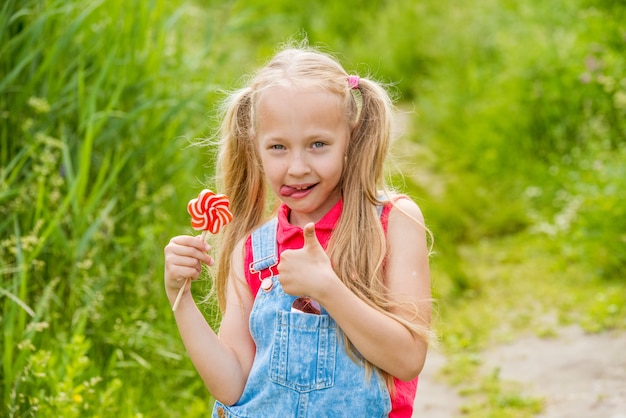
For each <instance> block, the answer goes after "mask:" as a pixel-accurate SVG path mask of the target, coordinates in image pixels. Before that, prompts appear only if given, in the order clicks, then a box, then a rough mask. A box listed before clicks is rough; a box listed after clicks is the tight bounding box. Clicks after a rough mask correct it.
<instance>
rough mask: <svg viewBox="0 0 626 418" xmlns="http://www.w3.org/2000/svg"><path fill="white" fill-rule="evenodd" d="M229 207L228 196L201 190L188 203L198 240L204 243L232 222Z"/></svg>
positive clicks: (176, 306) (177, 296)
mask: <svg viewBox="0 0 626 418" xmlns="http://www.w3.org/2000/svg"><path fill="white" fill-rule="evenodd" d="M229 205H230V202H229V200H228V196H226V195H223V194H219V195H216V194H215V193H213V192H212V191H211V190H208V189H204V190H202V191H201V192H200V194H199V195H198V197H197V198H196V199H191V200H190V201H189V203H188V204H187V212H189V214H190V215H191V227H192V228H193V229H195V230H198V231H202V234H200V235H198V237H199V239H201V240H203V241H204V240H205V239H206V236H207V234H208V233H209V232H210V233H212V234H217V233H218V232H219V231H220V229H221V228H222V227H223V226H224V225H226V224H228V223H229V222H230V221H232V220H233V214H232V213H231V211H230V209H229ZM189 280H190V279H186V280H185V283H184V284H183V286H182V287H181V288H180V290H179V291H178V295H176V300H175V301H174V305H173V306H172V311H175V310H176V308H178V305H179V304H180V299H181V297H182V296H183V292H184V291H185V288H186V287H187V283H188V282H189Z"/></svg>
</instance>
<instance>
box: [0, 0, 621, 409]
mask: <svg viewBox="0 0 626 418" xmlns="http://www.w3.org/2000/svg"><path fill="white" fill-rule="evenodd" d="M366 3H367V4H364V3H363V2H361V1H356V0H346V1H342V2H336V1H331V2H308V3H302V4H300V3H298V4H296V3H293V2H287V1H278V2H270V3H267V2H257V1H252V2H246V3H245V4H244V3H243V2H237V1H227V2H215V1H208V2H201V1H199V0H198V1H195V2H194V1H180V2H168V1H161V0H150V1H141V0H130V1H120V0H110V1H106V2H105V1H103V0H95V1H86V0H71V1H65V0H50V1H44V0H6V1H5V2H3V3H2V5H0V278H1V287H0V305H1V306H2V311H1V314H0V315H1V316H0V318H1V323H2V334H1V335H2V336H1V339H2V343H1V348H0V362H1V363H0V364H1V367H0V373H1V375H0V380H1V387H2V411H1V412H0V415H2V416H9V417H18V416H19V417H29V416H38V417H53V416H54V417H57V416H63V417H74V416H81V417H82V416H121V417H131V416H153V417H162V416H168V417H176V416H187V417H192V416H201V415H206V414H207V408H208V404H209V403H210V398H209V396H208V395H207V393H206V390H205V389H204V387H203V385H202V383H201V381H200V379H199V378H198V377H197V375H196V374H195V372H194V370H193V368H192V367H191V365H190V363H189V361H188V360H187V357H186V356H185V354H184V349H183V346H182V344H181V342H180V341H179V339H178V335H177V331H176V328H175V325H174V323H173V320H172V318H171V312H169V305H168V303H167V301H166V299H165V297H164V292H163V289H162V249H163V246H164V245H165V243H166V242H167V239H168V238H169V237H170V236H172V235H176V234H180V233H185V232H189V233H192V231H191V230H190V228H189V227H188V220H187V218H188V217H187V214H186V212H185V209H184V208H185V206H184V205H185V203H186V202H187V200H188V199H189V197H190V196H194V195H195V194H196V193H197V191H198V189H200V188H201V187H203V186H205V183H206V181H207V178H210V174H211V172H212V165H211V161H212V157H213V151H214V150H211V149H209V150H198V149H194V148H190V147H189V143H190V140H191V139H194V138H196V137H198V136H205V135H208V134H210V132H211V131H212V128H213V127H214V126H213V125H212V120H211V119H209V117H208V116H210V115H211V114H212V111H213V109H214V108H215V106H216V101H217V100H218V99H219V97H220V96H219V92H218V90H219V89H220V88H224V89H229V88H231V87H233V86H236V85H237V84H238V83H239V78H240V76H241V75H242V74H244V73H247V72H249V71H250V70H252V69H253V68H256V67H257V66H258V64H259V62H260V60H261V59H263V58H265V57H267V55H269V54H270V53H272V52H273V49H274V46H275V45H276V44H277V43H278V42H281V41H285V40H287V39H288V38H290V37H293V36H296V37H298V36H304V35H306V36H308V39H309V41H310V42H311V43H312V44H318V43H321V44H323V45H326V46H328V48H329V49H330V50H334V51H339V52H340V54H339V58H340V59H341V60H342V62H344V63H345V64H346V67H347V68H349V69H351V68H353V67H354V71H355V72H357V73H359V74H361V75H363V76H366V75H372V76H375V77H376V78H378V79H381V80H383V81H388V82H393V83H394V85H393V86H392V88H393V91H394V92H395V93H396V94H397V96H398V98H399V99H400V100H401V101H404V102H410V103H412V106H413V108H414V109H415V112H414V114H415V115H416V116H415V117H414V118H413V120H412V121H411V124H410V126H411V130H410V131H408V132H407V135H405V142H404V144H405V145H407V144H408V145H407V146H406V147H404V146H403V147H401V148H398V149H397V150H399V151H402V152H403V153H404V155H403V158H402V159H403V161H404V163H403V164H402V176H401V177H402V178H401V179H400V176H396V177H395V179H396V180H398V181H402V182H404V183H403V185H406V186H408V188H409V193H410V194H412V195H413V196H414V197H415V198H416V199H417V200H418V202H419V203H420V205H421V206H422V208H423V210H424V213H425V215H426V219H427V222H428V223H429V226H430V228H431V229H432V230H433V232H434V234H435V250H436V254H435V256H434V258H433V266H434V271H433V278H434V280H433V282H434V291H435V294H436V296H437V297H438V298H440V299H441V304H440V308H441V318H440V321H441V322H438V323H437V327H438V328H439V329H440V332H441V334H442V337H443V338H442V341H443V343H444V347H445V349H446V350H448V351H449V352H452V353H463V354H465V355H466V356H465V357H462V358H460V359H458V360H455V363H454V364H457V365H458V364H461V363H463V362H465V363H467V364H470V365H471V364H472V361H471V358H472V357H471V356H472V355H473V353H474V352H476V351H477V350H480V349H482V348H484V347H485V345H487V344H489V343H490V342H491V341H493V340H494V338H496V339H497V337H494V336H500V337H501V336H502V335H503V333H504V334H506V332H508V331H511V329H510V328H509V327H506V326H505V327H504V331H503V326H502V325H503V324H502V322H503V321H504V322H506V323H507V324H508V325H510V326H512V327H513V328H525V327H530V328H535V329H540V330H544V331H545V329H546V326H545V324H543V323H541V322H537V321H534V320H533V318H535V316H533V315H534V314H536V315H537V317H539V318H543V316H542V315H543V314H544V313H545V312H546V311H548V312H551V311H550V308H552V309H553V310H554V309H556V310H557V311H558V312H556V316H557V317H558V318H560V319H561V320H562V321H565V322H568V321H569V322H576V323H580V324H583V326H585V328H586V329H588V330H589V331H601V330H604V329H607V328H619V327H623V324H624V318H625V317H626V311H625V310H624V308H623V307H624V306H626V301H625V300H624V277H625V273H626V250H625V248H626V236H625V235H624V231H626V221H625V219H626V217H625V216H624V215H625V214H624V205H623V203H622V196H623V194H624V190H626V184H625V179H626V173H624V170H625V165H624V161H625V157H626V148H625V147H626V123H625V122H624V121H625V120H626V61H625V60H626V58H625V57H624V54H623V51H624V50H625V47H626V12H625V8H624V6H623V4H622V2H620V1H612V0H573V1H564V0H563V1H557V2H544V1H539V0H532V1H527V2H521V3H520V2H518V3H512V2H501V1H496V0H486V1H478V0H474V1H469V2H464V3H463V4H460V3H459V2H452V1H434V0H427V1H422V2H418V3H416V2H414V1H409V0H399V1H395V2H382V1H373V2H366ZM355 63H367V64H358V65H357V64H355ZM407 150H408V151H407ZM565 276H566V277H565ZM197 293H198V295H200V294H201V293H202V291H198V292H197ZM583 293H584V294H583ZM588 294H594V295H596V296H595V297H594V298H593V299H589V298H585V296H586V295H588ZM519 295H524V296H525V297H522V298H520V297H518V296H519ZM554 297H559V299H558V303H548V302H546V300H549V299H550V298H554ZM523 304H525V305H523ZM528 306H532V307H533V309H531V310H528V309H527V307H528ZM519 312H525V314H524V315H518V314H517V313H519ZM529 312H530V313H529ZM206 313H207V317H209V318H210V319H212V318H213V316H214V315H215V314H216V313H215V307H214V306H211V305H209V306H206ZM620 324H621V325H620ZM505 331H506V332H505ZM511 332H512V331H511ZM542 332H543V331H542ZM507 335H508V334H507ZM468 356H469V357H468ZM468 358H469V359H470V360H469V361H468ZM460 370H467V371H466V372H464V373H462V375H461V376H459V375H457V376H456V377H455V379H456V378H458V379H460V380H468V379H473V378H475V377H476V374H477V373H478V372H477V367H474V366H472V367H467V368H460ZM478 381H480V382H482V383H480V384H479V385H478V386H477V389H475V391H477V392H478V393H480V394H482V395H483V396H481V397H480V399H481V401H480V402H478V403H477V402H475V401H473V402H471V403H470V406H469V407H468V408H467V410H466V411H467V412H468V413H470V414H472V413H475V414H477V415H476V416H480V413H481V411H483V412H484V411H487V410H488V411H490V416H494V417H495V416H531V415H532V414H534V413H536V412H537V411H538V410H539V409H540V403H538V402H536V401H535V400H533V399H526V398H524V397H523V396H518V394H517V393H510V392H509V391H507V390H504V389H503V386H502V385H500V384H499V380H498V376H497V375H492V376H487V377H482V378H480V379H479V380H478ZM468 396H470V397H471V396H473V395H468ZM476 405H478V406H476Z"/></svg>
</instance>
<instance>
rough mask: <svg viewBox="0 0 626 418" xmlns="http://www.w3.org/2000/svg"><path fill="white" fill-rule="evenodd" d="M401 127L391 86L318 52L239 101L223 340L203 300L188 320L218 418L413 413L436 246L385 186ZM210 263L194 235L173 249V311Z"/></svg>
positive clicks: (229, 162) (169, 277)
mask: <svg viewBox="0 0 626 418" xmlns="http://www.w3.org/2000/svg"><path fill="white" fill-rule="evenodd" d="M391 118H392V104H391V100H390V98H389V96H388V94H387V92H386V91H385V89H384V88H383V87H382V86H381V85H379V84H378V83H376V82H374V81H372V80H370V79H366V78H359V77H358V76H354V75H349V74H348V73H346V71H345V70H344V69H343V68H342V67H341V65H339V63H338V62H337V61H336V60H335V59H334V58H332V57H330V56H329V55H327V54H325V53H322V52H319V51H317V50H314V49H312V48H310V47H291V48H286V49H283V50H282V51H281V52H279V53H278V54H277V55H276V56H275V57H274V58H273V59H272V60H271V61H270V62H269V63H268V64H267V65H266V66H265V67H263V68H261V69H260V70H259V71H258V72H257V73H256V75H255V76H254V77H253V78H252V79H251V81H250V83H249V86H248V87H245V88H243V89H241V90H239V91H237V92H235V93H234V94H233V95H232V96H231V97H230V99H229V101H228V102H227V109H226V113H225V119H224V121H223V124H222V131H221V132H222V137H221V148H220V154H219V164H218V167H219V168H220V169H221V176H220V177H221V183H223V184H222V185H221V189H220V190H219V191H220V193H225V194H226V195H228V196H229V197H230V200H231V206H230V208H231V210H232V212H233V215H234V219H233V222H232V223H231V224H229V225H227V226H226V227H225V228H224V230H223V231H224V233H223V237H222V240H221V242H222V245H221V249H220V260H221V261H220V263H219V268H218V271H217V278H216V290H217V296H218V302H219V305H220V308H221V310H222V312H223V315H222V322H221V325H220V329H219V333H218V334H216V333H215V332H214V331H213V330H212V329H211V327H210V326H209V325H208V323H207V321H206V320H205V319H204V317H203V315H202V314H201V312H200V310H199V309H198V308H197V306H196V305H195V303H194V300H193V298H192V295H191V292H190V291H189V289H185V293H184V295H183V299H182V300H181V302H180V306H179V307H178V309H177V310H176V311H175V313H174V315H175V318H176V322H177V324H178V328H179V330H180V334H181V337H182V339H183V342H184V344H185V347H186V349H187V352H188V353H189V355H190V357H191V359H192V361H193V363H194V365H195V367H196V369H197V371H198V373H199V374H200V376H201V377H202V379H203V381H204V383H205V384H206V386H207V388H208V390H209V391H210V392H211V394H212V395H213V396H214V398H215V399H216V402H215V406H214V408H213V414H212V416H213V417H343V416H351V417H387V416H390V417H410V416H411V413H412V408H413V406H412V404H413V400H414V397H415V390H416V387H417V376H418V375H419V373H420V371H421V370H422V367H423V365H424V361H425V357H426V350H427V346H428V342H429V340H430V335H431V334H430V330H429V323H430V311H431V304H430V299H431V295H430V278H429V265H428V248H427V240H426V229H425V227H424V220H423V217H422V214H421V212H420V210H419V208H418V207H417V205H416V204H415V203H414V202H413V201H411V200H410V199H408V198H407V197H405V196H398V195H392V194H391V193H390V192H389V191H388V190H387V189H386V187H385V185H384V179H383V165H384V161H385V157H386V155H387V151H388V147H389V141H390V130H391ZM268 189H269V190H271V192H272V193H271V194H273V195H274V196H275V197H276V198H278V199H279V200H280V202H279V203H280V205H279V207H278V210H277V212H273V215H272V216H269V217H268V216H267V214H268V213H269V211H268V209H269V208H270V207H271V206H272V199H269V198H268V196H267V194H268ZM274 201H275V200H274ZM268 219H269V222H268ZM209 250H210V247H209V246H208V245H207V244H205V243H204V242H202V241H201V240H198V239H196V237H192V236H178V237H175V238H173V239H172V240H171V241H170V243H169V244H168V245H167V246H166V247H165V289H166V292H167V296H168V298H169V300H170V303H174V300H175V298H176V295H177V293H178V290H179V289H180V287H181V286H183V285H184V283H185V282H186V280H185V279H186V278H189V277H190V278H192V279H197V278H198V276H199V274H200V272H201V271H202V264H207V265H213V258H212V257H211V256H210V255H208V251H209Z"/></svg>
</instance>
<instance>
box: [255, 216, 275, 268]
mask: <svg viewBox="0 0 626 418" xmlns="http://www.w3.org/2000/svg"><path fill="white" fill-rule="evenodd" d="M277 228H278V218H273V219H272V220H270V221H268V222H266V223H265V224H263V225H261V227H259V228H257V229H256V230H255V231H254V232H252V236H251V240H252V263H250V266H249V269H250V273H259V272H261V271H262V270H265V269H268V268H270V267H273V266H275V265H276V264H278V242H277V241H276V230H277Z"/></svg>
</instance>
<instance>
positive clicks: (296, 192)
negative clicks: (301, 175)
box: [280, 185, 314, 197]
mask: <svg viewBox="0 0 626 418" xmlns="http://www.w3.org/2000/svg"><path fill="white" fill-rule="evenodd" d="M313 186H314V185H313ZM313 186H308V187H304V188H302V187H299V188H295V187H291V186H281V188H280V195H281V196H283V197H299V196H304V195H306V194H307V193H308V192H309V190H311V189H312V188H313Z"/></svg>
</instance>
